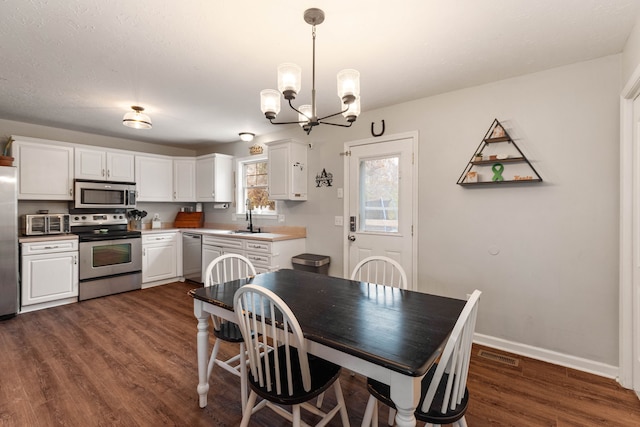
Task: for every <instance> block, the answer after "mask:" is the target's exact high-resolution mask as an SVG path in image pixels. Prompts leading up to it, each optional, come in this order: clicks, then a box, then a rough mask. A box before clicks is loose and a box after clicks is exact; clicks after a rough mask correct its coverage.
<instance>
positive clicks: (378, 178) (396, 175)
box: [359, 156, 400, 233]
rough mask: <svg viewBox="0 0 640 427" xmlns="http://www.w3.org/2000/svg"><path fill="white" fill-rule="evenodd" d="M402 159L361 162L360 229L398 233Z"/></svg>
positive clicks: (396, 157)
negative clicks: (400, 164)
mask: <svg viewBox="0 0 640 427" xmlns="http://www.w3.org/2000/svg"><path fill="white" fill-rule="evenodd" d="M399 160H400V158H399V157H398V156H391V157H385V158H379V159H366V160H362V161H361V162H360V227H359V228H360V231H374V232H387V233H397V232H398V206H399V203H398V202H399V200H398V198H399V193H400V191H399V189H400V171H399V168H398V165H399Z"/></svg>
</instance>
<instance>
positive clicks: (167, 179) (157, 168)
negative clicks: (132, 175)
mask: <svg viewBox="0 0 640 427" xmlns="http://www.w3.org/2000/svg"><path fill="white" fill-rule="evenodd" d="M135 159H136V160H135V162H136V166H135V172H136V187H137V191H138V201H139V202H171V201H173V160H172V159H171V158H170V157H146V156H136V157H135Z"/></svg>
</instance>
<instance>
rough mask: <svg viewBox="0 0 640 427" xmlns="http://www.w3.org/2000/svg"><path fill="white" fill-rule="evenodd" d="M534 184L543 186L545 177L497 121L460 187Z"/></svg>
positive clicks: (459, 182)
mask: <svg viewBox="0 0 640 427" xmlns="http://www.w3.org/2000/svg"><path fill="white" fill-rule="evenodd" d="M534 182H542V177H541V176H540V174H539V173H538V171H536V169H535V168H534V167H533V165H532V164H531V162H530V161H529V159H527V157H526V156H525V155H524V154H523V153H522V151H521V150H520V148H519V147H518V145H517V144H516V143H515V141H514V140H513V139H511V137H510V136H509V134H508V133H507V131H506V130H505V128H504V127H503V126H502V124H501V123H500V122H499V121H498V119H494V120H493V123H492V124H491V126H490V127H489V130H488V131H487V133H486V134H485V136H484V138H483V139H482V142H480V145H478V148H476V151H474V152H473V156H471V159H470V160H469V162H468V163H467V166H466V167H465V169H464V171H462V174H461V175H460V178H458V182H457V184H458V185H462V186H463V187H470V186H476V185H480V186H492V185H506V184H528V183H534Z"/></svg>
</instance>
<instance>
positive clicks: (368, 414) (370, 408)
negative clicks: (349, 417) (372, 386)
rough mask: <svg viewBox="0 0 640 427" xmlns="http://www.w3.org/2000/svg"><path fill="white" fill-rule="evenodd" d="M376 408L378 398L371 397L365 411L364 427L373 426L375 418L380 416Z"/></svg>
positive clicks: (363, 417)
mask: <svg viewBox="0 0 640 427" xmlns="http://www.w3.org/2000/svg"><path fill="white" fill-rule="evenodd" d="M376 406H377V405H376V398H375V397H373V396H371V395H369V400H368V401H367V407H366V409H365V410H364V415H363V416H362V424H361V426H362V427H371V424H372V423H373V416H374V415H375V416H378V413H377V411H376Z"/></svg>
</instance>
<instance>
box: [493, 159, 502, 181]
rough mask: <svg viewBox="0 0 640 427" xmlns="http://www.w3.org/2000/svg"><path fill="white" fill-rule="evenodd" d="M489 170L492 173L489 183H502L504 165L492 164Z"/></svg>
mask: <svg viewBox="0 0 640 427" xmlns="http://www.w3.org/2000/svg"><path fill="white" fill-rule="evenodd" d="M491 170H492V171H493V178H491V181H504V178H503V177H502V172H503V171H504V165H503V164H502V163H496V164H494V165H493V166H491Z"/></svg>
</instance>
